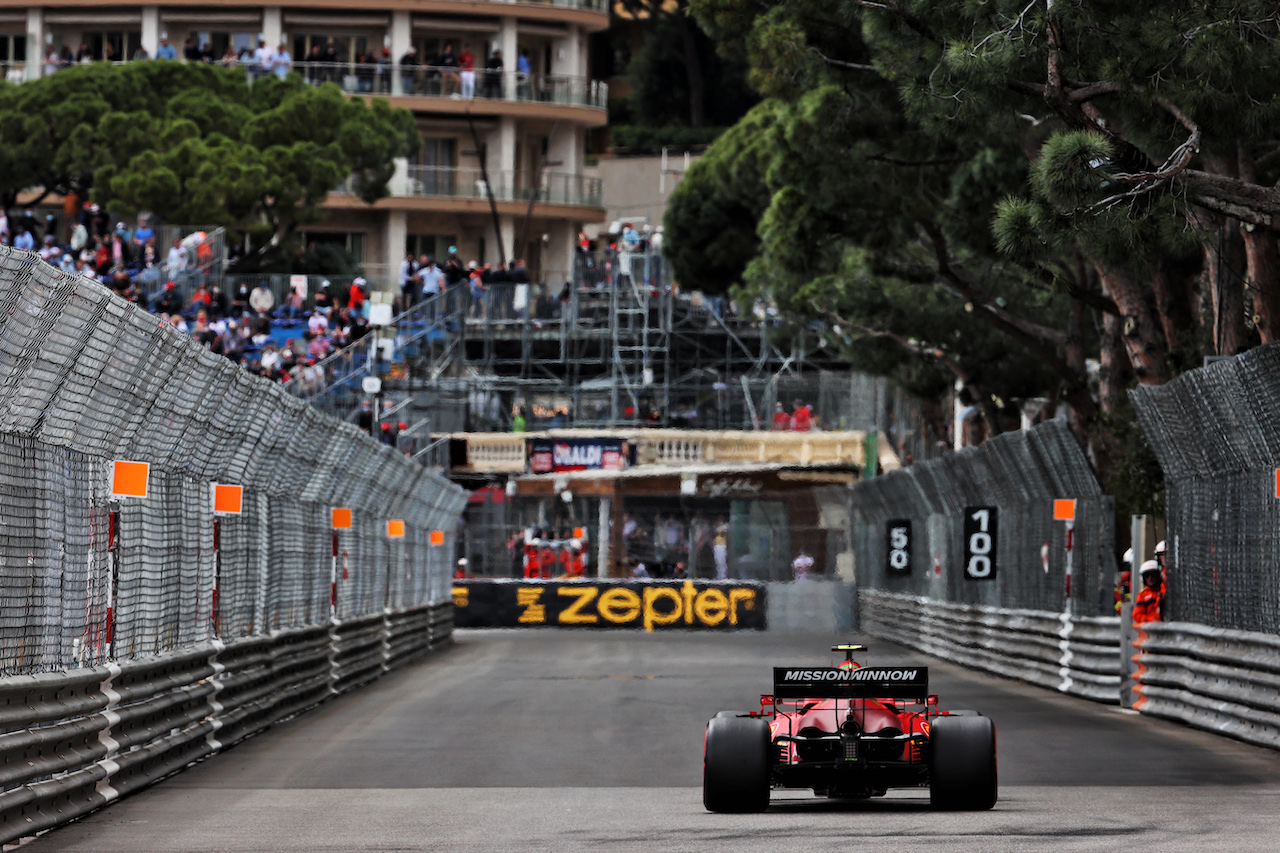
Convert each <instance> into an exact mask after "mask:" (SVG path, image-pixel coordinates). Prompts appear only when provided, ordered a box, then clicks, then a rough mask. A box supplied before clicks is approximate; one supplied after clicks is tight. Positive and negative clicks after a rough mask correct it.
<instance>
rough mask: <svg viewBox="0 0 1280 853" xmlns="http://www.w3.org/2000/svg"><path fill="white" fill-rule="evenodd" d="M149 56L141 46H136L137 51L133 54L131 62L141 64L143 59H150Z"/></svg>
mask: <svg viewBox="0 0 1280 853" xmlns="http://www.w3.org/2000/svg"><path fill="white" fill-rule="evenodd" d="M150 58H151V54H149V53H147V49H146V48H145V47H143V46H142V45H138V49H137V50H135V51H134V52H133V61H134V62H141V61H142V60H144V59H150Z"/></svg>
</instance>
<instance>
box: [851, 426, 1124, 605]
mask: <svg viewBox="0 0 1280 853" xmlns="http://www.w3.org/2000/svg"><path fill="white" fill-rule="evenodd" d="M1060 499H1074V500H1075V504H1074V515H1075V517H1074V520H1073V521H1072V523H1071V526H1070V528H1069V527H1068V523H1067V522H1066V521H1065V520H1055V518H1054V516H1055V505H1054V502H1055V501H1056V500H1060ZM851 501H852V504H851V506H852V519H853V524H852V530H853V537H854V551H855V553H856V554H857V577H858V583H859V586H862V587H866V588H870V589H878V590H885V591H887V592H895V593H908V594H912V595H919V596H924V597H926V598H929V599H934V600H938V601H949V602H957V603H963V604H983V605H988V606H992V607H1003V608H1025V609H1031V610H1042V611H1060V612H1061V611H1069V612H1070V613H1071V614H1072V615H1075V616H1097V615H1102V614H1109V613H1110V612H1111V609H1112V606H1113V605H1112V603H1111V601H1110V596H1111V586H1112V579H1113V578H1114V576H1115V567H1116V561H1115V545H1114V542H1115V503H1114V500H1113V499H1112V498H1110V497H1108V496H1106V495H1103V494H1102V488H1101V486H1100V485H1099V483H1098V479H1097V476H1096V474H1095V473H1094V470H1093V467H1092V465H1091V464H1090V463H1089V460H1088V458H1087V457H1086V456H1085V454H1084V451H1083V450H1082V449H1081V447H1080V445H1079V444H1078V443H1077V441H1076V439H1075V437H1074V436H1073V435H1072V434H1071V431H1070V428H1069V427H1068V426H1067V424H1066V423H1065V422H1063V421H1050V422H1048V423H1045V424H1041V425H1040V426H1037V427H1034V428H1032V429H1029V430H1023V431H1019V432H1012V433H1005V434H1003V435H999V436H996V437H995V438H992V439H989V440H987V441H985V442H983V443H982V444H980V445H978V446H977V447H973V448H966V449H964V450H961V451H959V452H957V453H955V454H953V455H951V456H947V457H944V458H941V459H935V460H931V461H928V462H920V463H916V464H914V465H911V466H909V467H906V468H903V469H902V470H900V471H894V472H891V473H889V474H886V475H885V476H882V477H876V478H874V479H871V480H866V481H863V482H861V483H857V484H856V485H854V486H853V487H852V489H851ZM1069 542H1070V545H1071V549H1070V551H1068V543H1069ZM1068 563H1070V570H1069V569H1068Z"/></svg>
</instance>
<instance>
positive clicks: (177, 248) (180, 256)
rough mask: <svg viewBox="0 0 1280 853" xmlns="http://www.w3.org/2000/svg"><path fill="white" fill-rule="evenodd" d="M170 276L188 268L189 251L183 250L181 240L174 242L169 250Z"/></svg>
mask: <svg viewBox="0 0 1280 853" xmlns="http://www.w3.org/2000/svg"><path fill="white" fill-rule="evenodd" d="M167 263H168V265H169V275H170V276H173V275H175V274H177V273H180V272H182V271H183V270H185V269H186V268H187V250H186V249H184V248H182V241H181V240H174V241H173V246H172V247H171V248H170V249H169V259H168V262H167Z"/></svg>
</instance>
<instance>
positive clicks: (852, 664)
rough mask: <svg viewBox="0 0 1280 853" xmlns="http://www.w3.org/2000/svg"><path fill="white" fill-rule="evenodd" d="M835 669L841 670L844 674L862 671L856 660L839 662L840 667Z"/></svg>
mask: <svg viewBox="0 0 1280 853" xmlns="http://www.w3.org/2000/svg"><path fill="white" fill-rule="evenodd" d="M836 669H843V670H845V671H846V672H852V671H853V670H855V669H862V664H860V663H858V662H857V661H856V660H846V661H841V662H840V665H839V666H837V667H836Z"/></svg>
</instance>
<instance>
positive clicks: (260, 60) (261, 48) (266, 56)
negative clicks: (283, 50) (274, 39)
mask: <svg viewBox="0 0 1280 853" xmlns="http://www.w3.org/2000/svg"><path fill="white" fill-rule="evenodd" d="M275 59H276V52H275V51H274V50H272V49H271V48H269V47H267V40H266V39H258V49H257V50H255V51H254V52H253V64H254V66H256V67H255V70H254V73H255V74H270V73H271V66H272V64H273V63H274V62H275Z"/></svg>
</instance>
